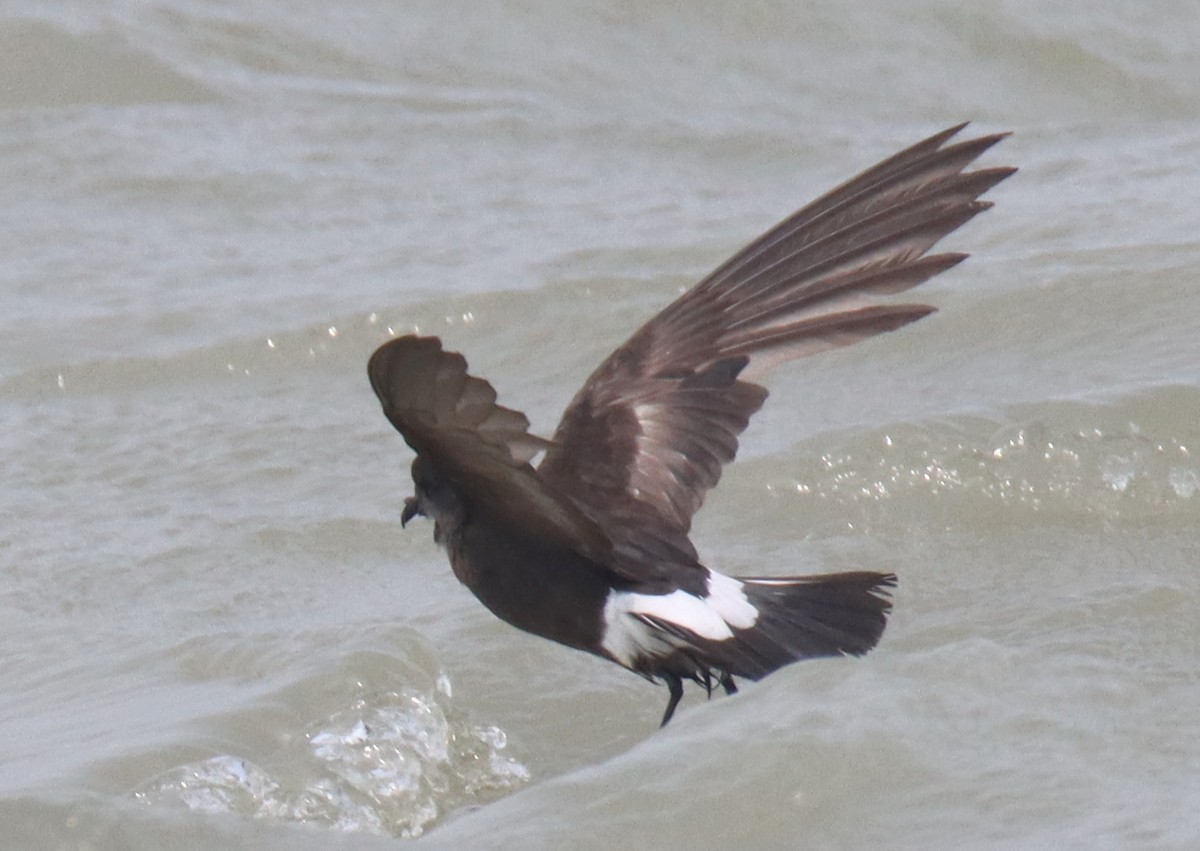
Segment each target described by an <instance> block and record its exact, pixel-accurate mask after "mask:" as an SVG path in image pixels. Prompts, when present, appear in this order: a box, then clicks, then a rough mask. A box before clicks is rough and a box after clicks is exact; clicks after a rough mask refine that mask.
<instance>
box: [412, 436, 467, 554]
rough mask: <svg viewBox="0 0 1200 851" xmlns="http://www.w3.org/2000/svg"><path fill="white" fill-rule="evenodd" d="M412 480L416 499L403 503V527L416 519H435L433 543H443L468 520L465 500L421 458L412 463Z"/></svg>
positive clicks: (418, 457)
mask: <svg viewBox="0 0 1200 851" xmlns="http://www.w3.org/2000/svg"><path fill="white" fill-rule="evenodd" d="M412 478H413V495H412V496H410V497H408V498H407V499H405V500H404V511H403V512H401V514H400V525H401V526H405V525H407V524H408V521H409V520H412V519H413V518H414V517H417V516H420V517H432V518H433V521H434V527H433V537H434V540H436V541H437V542H438V543H442V541H443V540H444V537H445V536H446V535H448V534H453V533H454V532H455V531H457V529H458V528H459V527H460V526H461V525H462V523H463V520H464V519H465V517H466V509H465V507H464V505H463V501H462V498H461V497H460V496H459V494H458V493H457V491H456V490H455V489H454V486H453V485H452V484H451V482H450V480H449V479H448V478H446V477H445V476H443V475H441V474H440V473H439V471H438V469H437V468H436V467H435V466H434V464H433V463H432V462H431V461H429V460H428V459H427V458H425V457H423V456H421V455H418V456H417V457H416V459H415V460H414V461H413V464H412Z"/></svg>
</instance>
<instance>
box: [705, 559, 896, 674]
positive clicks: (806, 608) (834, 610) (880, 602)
mask: <svg viewBox="0 0 1200 851" xmlns="http://www.w3.org/2000/svg"><path fill="white" fill-rule="evenodd" d="M737 579H738V580H739V581H741V582H743V583H745V587H744V588H743V591H744V593H745V594H746V596H747V598H748V599H749V600H750V602H751V603H753V604H754V607H755V608H757V609H758V611H759V615H758V621H757V623H755V624H754V626H753V627H751V628H750V629H744V630H735V631H734V637H733V638H731V639H726V640H724V641H704V642H703V645H702V646H703V650H704V661H705V662H706V663H707V664H708V665H709V666H711V667H712V668H713V669H716V670H721V671H726V672H728V673H729V674H732V675H734V676H741V677H746V678H747V679H751V680H757V679H759V678H761V677H765V676H766V675H767V674H769V673H771V672H772V671H774V670H775V669H777V668H780V667H782V666H784V665H787V664H790V663H792V662H798V661H800V660H801V659H812V658H816V657H820V656H840V655H843V654H848V655H852V656H861V655H862V654H864V653H866V652H867V651H868V650H870V649H871V648H872V647H874V646H875V645H876V644H877V643H879V637H880V636H881V635H883V629H884V627H885V626H887V616H888V613H889V612H890V611H891V610H892V603H891V599H890V598H889V589H891V588H894V587H896V576H895V574H892V573H870V572H867V571H857V572H853V573H830V574H824V575H821V576H797V577H780V578H767V577H761V578H748V577H742V576H739V577H737Z"/></svg>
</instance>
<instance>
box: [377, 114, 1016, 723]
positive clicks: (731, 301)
mask: <svg viewBox="0 0 1200 851" xmlns="http://www.w3.org/2000/svg"><path fill="white" fill-rule="evenodd" d="M965 126H966V125H965V124H963V125H959V126H957V127H952V128H950V129H948V130H945V131H943V132H941V133H938V134H936V135H934V136H931V137H930V138H928V139H926V140H925V141H923V142H919V143H917V144H916V145H913V146H912V147H910V148H907V149H905V150H903V151H901V152H900V153H898V154H896V155H894V156H892V157H889V158H888V159H886V160H884V161H883V162H881V163H879V164H878V165H875V166H873V167H872V168H870V169H868V170H866V171H864V172H863V173H862V174H860V175H858V176H857V177H855V178H853V179H852V180H850V181H849V182H847V183H844V184H843V185H841V186H839V187H838V188H836V189H834V190H833V191H832V192H829V193H828V194H826V195H824V196H823V197H821V198H819V199H818V200H816V201H814V202H813V203H811V204H809V205H808V206H806V207H804V208H803V209H801V210H799V211H798V212H796V213H794V214H793V215H791V216H790V217H788V218H787V219H785V220H784V221H783V222H781V223H780V224H778V225H777V226H775V227H774V228H772V229H771V230H769V231H767V232H766V233H765V234H763V235H762V236H760V237H759V238H758V239H756V240H754V241H753V242H751V243H750V244H749V245H747V246H746V247H745V248H743V249H742V250H741V251H739V252H738V253H737V254H735V255H734V256H733V257H732V258H730V259H729V260H727V261H726V262H725V263H724V264H722V265H721V266H720V267H718V268H717V269H716V270H715V271H714V272H712V273H711V274H710V275H708V276H707V277H706V278H704V279H703V280H702V281H700V282H699V283H698V284H696V285H695V286H694V287H693V288H692V289H690V290H689V291H687V292H686V293H684V294H683V295H682V296H680V297H679V298H678V299H676V300H675V301H674V302H672V303H671V304H669V305H668V306H667V307H666V308H665V309H664V310H663V311H662V312H661V313H659V314H658V315H657V316H655V317H654V318H653V319H651V320H650V321H649V322H647V323H646V324H645V325H643V326H642V327H641V328H640V329H638V330H637V331H636V332H635V333H634V334H633V336H632V337H630V338H629V339H628V340H627V341H626V342H625V343H624V344H623V345H622V346H621V347H620V348H618V349H617V350H616V351H614V352H613V353H612V354H611V355H609V356H608V358H607V359H606V360H605V361H604V362H603V363H601V364H600V366H599V367H598V368H597V369H596V371H595V372H593V373H592V374H591V376H590V377H589V378H588V379H587V381H586V382H585V383H584V385H583V387H582V388H581V389H580V390H579V392H578V393H577V394H576V395H575V398H574V399H573V400H572V401H571V403H570V405H568V406H567V409H566V411H565V413H564V414H563V417H562V421H561V422H560V423H559V425H558V428H557V430H556V431H555V433H554V436H553V438H551V439H550V440H546V439H543V438H541V437H536V436H534V435H532V434H530V433H529V420H528V419H527V418H526V417H525V415H524V414H522V413H520V412H519V411H515V410H512V409H510V408H505V407H503V406H501V405H498V404H497V403H496V392H495V390H494V389H493V388H492V385H491V384H489V383H488V382H487V381H484V380H483V379H481V378H477V377H475V376H472V375H469V374H468V373H467V363H466V360H465V359H464V358H463V356H462V355H460V354H458V353H457V352H448V351H445V350H444V349H443V348H442V343H441V341H440V340H439V339H438V338H437V337H421V336H405V337H399V338H397V339H394V340H391V341H389V342H387V343H385V344H384V345H382V346H380V347H379V349H378V350H377V351H376V352H375V353H374V354H373V355H372V357H371V360H370V364H369V365H368V373H369V376H370V379H371V386H372V388H373V389H374V390H375V393H376V395H377V396H378V397H379V401H380V402H381V403H382V405H383V412H384V414H385V415H386V416H387V418H388V420H390V421H391V423H392V425H393V426H395V427H396V429H397V430H398V431H399V432H400V434H401V435H403V437H404V440H405V441H406V442H407V443H408V445H409V446H410V447H412V449H413V451H414V452H415V453H416V459H415V460H414V461H413V463H412V479H413V484H414V485H415V493H414V495H413V496H411V497H409V498H407V499H406V500H405V503H404V509H403V513H402V514H401V518H400V521H401V524H402V525H406V524H407V523H408V521H409V520H411V519H412V518H413V517H415V516H418V515H421V516H427V517H430V518H432V519H433V521H434V526H433V537H434V540H435V541H436V542H437V543H438V544H439V545H441V546H442V547H443V548H445V550H446V552H447V553H448V555H449V558H450V565H451V567H452V569H453V571H454V575H455V576H456V577H458V579H459V581H461V582H462V583H463V584H464V585H466V586H467V587H468V588H469V589H471V591H472V592H473V593H474V594H475V596H476V597H478V598H479V600H480V601H481V602H482V603H483V604H484V605H485V606H486V607H487V608H488V609H490V610H491V611H492V612H493V613H494V614H495V615H496V616H497V617H499V618H500V619H501V620H504V621H506V622H508V623H510V624H512V625H513V626H515V627H517V628H518V629H522V630H525V631H526V632H530V633H533V634H534V635H540V636H542V637H543V638H548V639H550V640H552V641H557V642H559V643H560V644H565V645H566V646H568V647H574V648H576V649H578V650H584V651H587V652H588V653H592V654H594V655H596V656H600V657H602V658H604V659H608V660H610V661H612V662H616V663H617V664H618V665H621V666H623V667H625V668H628V669H629V670H630V671H633V672H634V673H637V674H640V675H641V676H643V677H645V678H647V679H648V680H650V681H651V682H657V681H662V682H664V683H665V684H666V686H667V689H668V691H669V699H668V701H667V708H666V711H665V712H664V713H663V717H662V724H663V725H666V723H667V722H668V721H670V720H671V716H672V714H674V712H675V707H676V706H677V705H678V704H679V700H680V698H681V697H682V696H683V681H684V680H693V681H695V682H697V683H699V684H700V685H701V686H702V687H703V688H704V689H705V691H707V692H708V694H709V695H710V696H711V694H712V691H713V689H714V688H715V687H717V686H719V687H721V688H722V689H724V691H725V692H726V693H727V694H732V693H734V692H735V691H736V689H737V686H736V683H735V678H736V677H742V678H745V679H750V680H757V679H759V678H761V677H764V676H766V675H767V674H769V673H771V672H772V671H774V670H776V669H777V668H779V667H781V666H783V665H787V664H789V663H791V662H795V661H798V660H801V659H811V658H814V657H821V656H838V655H844V654H849V655H856V656H857V655H861V654H863V653H866V652H867V651H868V650H870V649H871V648H872V647H874V646H875V644H876V643H877V642H878V641H879V637H880V635H882V633H883V629H884V626H885V624H886V621H887V616H888V613H889V612H890V610H891V602H890V599H889V589H891V588H893V587H895V584H896V577H895V575H894V574H892V573H875V572H870V571H854V572H849V573H833V574H825V575H819V576H771V577H768V576H753V577H747V576H739V577H733V576H727V575H725V574H723V573H719V572H717V571H716V570H713V569H712V568H710V567H707V566H705V565H704V564H703V563H702V562H701V561H700V558H699V556H698V555H697V552H696V549H695V547H694V546H693V545H692V542H691V540H690V538H689V532H690V529H691V524H692V516H693V515H694V514H695V513H696V511H697V510H698V509H699V508H700V506H701V504H702V503H703V502H704V496H705V494H706V493H707V492H708V490H709V489H710V488H712V487H713V486H714V485H716V484H717V481H718V480H719V479H720V477H721V467H722V465H724V464H727V463H729V462H730V461H732V460H733V458H734V455H735V454H736V453H737V447H738V435H740V434H741V433H742V431H743V430H744V429H745V428H746V425H747V423H748V422H749V419H750V416H751V415H752V414H753V413H754V412H755V411H757V410H758V409H759V408H760V407H761V406H762V404H763V402H764V401H765V400H766V398H767V390H766V389H765V388H764V387H762V386H761V385H759V384H757V383H755V382H754V381H751V380H749V377H750V376H754V377H755V378H758V377H759V376H761V375H762V374H763V373H764V372H765V371H767V369H769V368H770V367H773V366H775V365H777V364H779V363H782V362H784V361H789V360H792V359H794V358H798V357H802V356H806V355H811V354H815V353H816V352H820V351H824V350H826V349H832V348H836V347H839V346H846V345H850V344H851V343H855V342H857V341H859V340H862V339H864V338H866V337H870V336H873V335H875V334H879V333H882V332H884V331H893V330H895V329H897V328H900V327H902V326H904V325H907V324H909V323H910V322H914V321H916V320H918V319H921V318H922V317H925V316H928V315H929V314H930V313H932V312H934V309H935V308H933V307H931V306H929V305H926V304H908V303H895V302H893V301H888V300H884V299H883V297H887V296H893V295H896V294H897V293H901V292H904V291H906V290H909V289H911V288H913V287H915V286H917V285H918V284H921V283H923V282H925V281H927V280H928V279H929V278H930V277H932V276H933V275H936V274H938V273H939V272H944V271H946V270H947V269H949V268H951V267H952V266H956V265H958V264H959V263H960V262H962V260H964V259H965V258H966V256H967V255H965V254H959V253H945V254H927V252H928V251H929V250H930V249H931V248H932V247H933V245H934V244H935V243H936V242H938V240H940V239H941V238H942V237H944V236H946V234H948V233H950V232H951V231H953V230H955V229H956V228H958V227H959V226H960V225H962V224H964V223H965V222H967V221H968V220H969V219H971V218H973V217H974V216H975V215H976V214H977V213H980V212H982V211H984V210H986V209H988V208H989V207H990V206H991V203H990V202H987V201H980V200H979V197H980V196H981V195H982V194H983V193H984V192H986V191H987V190H989V189H990V188H992V187H993V186H995V185H996V184H997V183H999V182H1000V181H1001V180H1003V179H1005V178H1006V177H1008V176H1009V175H1010V174H1012V173H1013V172H1014V171H1016V169H1013V168H983V169H977V170H974V171H965V169H966V168H967V166H968V165H970V164H971V163H972V162H973V161H974V160H975V159H976V158H978V157H979V156H980V155H981V154H982V153H983V152H984V151H986V150H987V149H988V148H990V147H992V146H993V145H994V144H996V143H997V142H999V141H1000V140H1001V139H1003V138H1004V137H1005V136H1006V135H1007V134H997V135H990V136H982V137H980V138H975V139H969V140H966V141H954V140H953V137H954V136H955V135H956V134H957V133H958V132H959V131H960V130H962V129H963V127H965ZM539 454H541V455H542V458H541V461H540V463H539V464H538V465H537V466H536V467H535V466H533V461H534V459H535V458H536V457H537V456H538V455H539Z"/></svg>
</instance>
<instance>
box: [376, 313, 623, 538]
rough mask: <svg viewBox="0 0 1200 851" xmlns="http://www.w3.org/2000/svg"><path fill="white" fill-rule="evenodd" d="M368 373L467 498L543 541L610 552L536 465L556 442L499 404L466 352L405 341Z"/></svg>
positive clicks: (413, 438) (391, 410)
mask: <svg viewBox="0 0 1200 851" xmlns="http://www.w3.org/2000/svg"><path fill="white" fill-rule="evenodd" d="M367 374H368V375H369V376H370V379H371V387H372V389H374V391H375V395H376V396H378V397H379V401H380V403H381V404H382V405H383V412H384V414H385V415H386V416H387V418H388V420H390V421H391V423H392V425H393V426H395V427H396V430H397V431H399V432H400V434H401V435H403V436H404V440H405V442H407V443H408V445H409V446H411V447H412V448H413V451H415V452H416V453H417V454H418V455H420V456H422V457H424V458H426V459H427V460H429V461H430V462H432V463H433V465H434V466H435V467H436V469H437V471H438V473H439V474H440V475H442V476H445V477H447V478H448V479H449V480H450V481H451V482H452V483H453V485H454V486H455V488H456V489H457V490H458V492H459V493H460V494H462V495H464V497H466V498H467V499H469V500H472V501H478V502H479V504H481V505H486V506H488V507H489V510H490V511H492V512H493V513H494V514H496V515H498V516H499V517H501V518H503V519H506V520H508V521H510V522H512V523H513V524H514V527H515V528H518V529H526V530H529V531H530V532H531V533H533V534H537V535H539V536H540V537H541V538H542V539H543V540H547V541H549V542H558V543H561V544H562V545H564V546H567V547H569V548H571V549H574V550H576V551H579V552H581V553H583V554H584V555H590V556H592V557H595V558H602V557H603V556H604V554H605V553H607V552H608V550H609V548H610V546H609V543H608V540H607V539H606V538H605V536H604V534H603V532H602V531H601V530H600V529H599V528H598V527H597V526H596V525H595V524H594V523H593V522H592V521H590V520H588V519H587V518H586V517H585V516H584V515H583V514H582V513H581V512H580V510H579V509H578V508H577V507H576V506H575V505H573V504H572V503H571V502H570V501H569V500H565V499H562V498H561V497H559V496H557V495H556V494H554V493H553V492H552V491H551V490H550V488H549V487H548V486H547V485H546V484H545V483H544V482H543V481H542V480H541V479H540V478H539V476H538V475H537V474H536V473H535V472H534V470H533V468H532V467H531V466H530V464H529V461H530V459H531V458H533V456H534V455H536V454H537V453H538V452H540V451H541V450H543V449H546V448H547V447H548V446H549V442H548V441H546V440H544V439H542V438H539V437H535V436H534V435H531V434H530V433H529V420H528V419H527V418H526V417H525V415H524V414H522V413H521V412H520V411H514V410H512V409H511V408H505V407H503V406H501V405H497V404H496V391H495V390H494V389H493V388H492V385H491V384H489V383H488V382H486V381H484V380H483V379H481V378H476V377H474V376H471V375H468V374H467V362H466V360H465V359H464V358H463V356H462V355H460V354H458V353H457V352H446V351H443V350H442V342H441V340H439V339H438V338H437V337H415V336H408V337H398V338H397V339H395V340H391V341H389V342H387V343H384V344H383V345H382V346H380V347H379V348H378V349H377V350H376V351H375V353H374V354H373V355H372V356H371V360H370V362H369V363H368V365H367Z"/></svg>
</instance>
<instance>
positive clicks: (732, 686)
mask: <svg viewBox="0 0 1200 851" xmlns="http://www.w3.org/2000/svg"><path fill="white" fill-rule="evenodd" d="M720 683H721V687H722V688H724V689H725V693H726V694H737V683H735V682H734V681H733V675H732V674H730V673H728V672H727V671H723V672H722V673H721V679H720Z"/></svg>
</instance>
